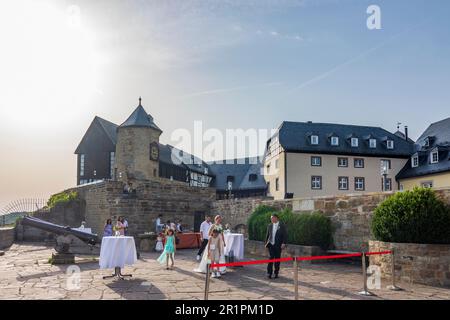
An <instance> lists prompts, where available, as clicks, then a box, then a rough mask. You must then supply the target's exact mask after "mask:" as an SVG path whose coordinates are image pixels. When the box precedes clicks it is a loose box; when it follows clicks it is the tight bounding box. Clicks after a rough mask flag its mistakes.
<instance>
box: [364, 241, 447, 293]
mask: <svg viewBox="0 0 450 320" xmlns="http://www.w3.org/2000/svg"><path fill="white" fill-rule="evenodd" d="M369 250H370V251H385V250H394V256H395V278H396V279H397V280H398V279H401V280H403V281H408V282H410V283H421V284H426V285H436V286H446V287H450V267H449V266H450V245H439V244H415V243H390V242H382V241H369ZM369 259H370V264H373V265H377V266H380V267H381V274H382V275H383V276H386V277H387V278H391V277H392V272H391V268H392V265H391V257H390V255H375V256H370V258H369Z"/></svg>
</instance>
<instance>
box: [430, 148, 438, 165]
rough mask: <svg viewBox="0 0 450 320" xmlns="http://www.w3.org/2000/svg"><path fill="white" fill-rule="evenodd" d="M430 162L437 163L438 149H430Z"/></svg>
mask: <svg viewBox="0 0 450 320" xmlns="http://www.w3.org/2000/svg"><path fill="white" fill-rule="evenodd" d="M430 162H431V163H438V162H439V150H438V149H434V150H433V151H431V153H430Z"/></svg>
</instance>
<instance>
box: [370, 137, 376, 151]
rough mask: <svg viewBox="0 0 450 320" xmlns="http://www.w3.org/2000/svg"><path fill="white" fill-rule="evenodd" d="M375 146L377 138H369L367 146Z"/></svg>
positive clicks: (373, 147) (372, 147)
mask: <svg viewBox="0 0 450 320" xmlns="http://www.w3.org/2000/svg"><path fill="white" fill-rule="evenodd" d="M376 147H377V139H369V148H371V149H375V148H376Z"/></svg>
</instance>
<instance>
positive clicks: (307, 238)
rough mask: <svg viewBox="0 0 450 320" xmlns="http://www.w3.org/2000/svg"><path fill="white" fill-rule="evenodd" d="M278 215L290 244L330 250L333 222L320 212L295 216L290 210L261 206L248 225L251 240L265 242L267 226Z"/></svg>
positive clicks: (251, 216)
mask: <svg viewBox="0 0 450 320" xmlns="http://www.w3.org/2000/svg"><path fill="white" fill-rule="evenodd" d="M274 212H276V213H278V215H279V217H280V221H281V222H282V223H284V224H285V225H286V228H287V230H288V243H289V244H298V245H305V246H319V247H321V248H323V249H328V248H329V247H330V245H331V244H332V242H333V237H332V226H331V220H330V219H329V218H328V217H326V216H324V215H323V214H321V213H319V212H314V213H310V214H294V213H293V212H292V211H291V210H290V209H284V210H282V211H278V212H277V211H276V210H275V209H274V208H271V207H267V206H259V207H257V208H256V210H255V211H254V212H253V213H252V214H251V215H250V217H249V219H248V222H247V225H248V232H249V239H250V240H257V241H265V238H266V232H267V226H268V225H269V223H270V216H271V214H272V213H274Z"/></svg>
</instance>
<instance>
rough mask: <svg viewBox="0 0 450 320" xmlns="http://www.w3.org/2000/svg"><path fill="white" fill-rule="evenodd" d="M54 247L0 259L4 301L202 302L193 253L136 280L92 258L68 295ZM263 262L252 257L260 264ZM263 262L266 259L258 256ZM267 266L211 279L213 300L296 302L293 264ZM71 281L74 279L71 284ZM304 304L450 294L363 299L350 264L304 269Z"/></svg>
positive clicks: (15, 251)
mask: <svg viewBox="0 0 450 320" xmlns="http://www.w3.org/2000/svg"><path fill="white" fill-rule="evenodd" d="M52 251H53V249H52V248H49V247H45V246H44V245H42V244H31V243H26V244H14V245H13V246H12V247H11V248H10V249H9V250H6V251H5V255H4V256H2V257H1V258H0V299H155V300H158V299H189V300H194V299H195V300H201V299H203V290H204V275H202V274H198V273H195V272H193V269H194V268H195V267H196V266H197V262H196V261H195V259H194V257H195V252H194V251H193V250H179V251H178V252H177V254H176V257H175V259H176V261H175V266H176V268H175V270H172V271H167V270H165V269H164V268H162V267H161V266H160V265H159V264H158V263H157V262H156V261H155V259H156V258H157V256H158V255H157V254H156V253H144V254H143V255H142V257H141V260H139V261H138V262H137V263H136V264H135V265H134V266H133V267H127V268H125V269H124V271H123V272H124V273H132V274H133V278H131V279H129V280H128V279H127V280H123V281H119V280H110V279H107V280H103V279H102V277H103V276H104V275H109V274H110V272H111V270H100V269H99V268H98V262H97V261H93V260H92V258H81V259H78V261H77V262H78V264H77V265H78V266H79V267H80V268H81V285H80V289H79V290H73V291H71V290H67V281H68V279H69V276H68V275H66V270H67V267H68V266H52V265H50V264H48V258H49V257H50V256H51V252H52ZM257 258H258V257H250V258H247V260H250V259H257ZM259 258H261V257H259ZM264 271H265V266H264V265H257V266H246V267H243V268H234V269H231V270H229V272H228V273H227V274H226V275H224V276H223V277H222V278H220V279H212V283H211V293H210V299H238V300H243V299H258V300H261V299H293V297H294V288H293V281H292V279H293V277H292V276H293V272H292V269H291V264H283V265H282V271H281V274H280V276H281V277H280V278H279V279H274V280H269V279H267V278H265V272H264ZM69 281H70V279H69ZM299 281H300V286H299V294H300V298H301V299H307V300H311V299H338V300H340V299H445V300H449V299H450V289H448V288H437V287H429V286H422V285H416V284H414V285H411V284H407V283H400V284H399V285H400V286H401V287H402V288H404V289H405V291H401V292H393V291H389V290H387V289H384V288H385V287H386V286H387V285H388V284H389V283H388V282H387V281H386V280H384V281H382V289H381V290H374V291H373V292H374V293H376V294H377V296H376V297H362V296H359V295H357V294H356V293H357V292H358V291H360V290H361V285H362V280H361V271H360V267H358V266H352V265H348V264H322V265H318V264H315V265H308V266H306V265H305V266H302V267H301V269H300V273H299Z"/></svg>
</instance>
